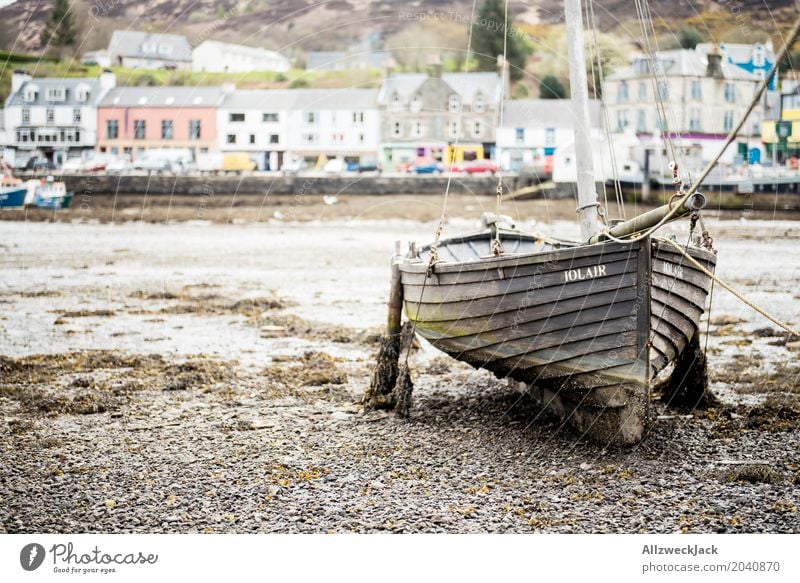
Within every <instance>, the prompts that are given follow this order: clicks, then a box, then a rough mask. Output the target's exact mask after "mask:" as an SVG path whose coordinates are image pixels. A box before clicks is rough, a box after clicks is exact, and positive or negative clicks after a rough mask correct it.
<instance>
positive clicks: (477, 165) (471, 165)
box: [453, 160, 498, 174]
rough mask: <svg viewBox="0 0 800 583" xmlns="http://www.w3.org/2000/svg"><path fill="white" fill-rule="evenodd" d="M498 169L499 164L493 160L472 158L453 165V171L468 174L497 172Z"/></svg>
mask: <svg viewBox="0 0 800 583" xmlns="http://www.w3.org/2000/svg"><path fill="white" fill-rule="evenodd" d="M497 169H498V168H497V164H495V163H494V162H492V161H491V160H472V161H471V162H463V163H461V164H455V165H454V166H453V172H461V173H466V174H495V173H496V172H497Z"/></svg>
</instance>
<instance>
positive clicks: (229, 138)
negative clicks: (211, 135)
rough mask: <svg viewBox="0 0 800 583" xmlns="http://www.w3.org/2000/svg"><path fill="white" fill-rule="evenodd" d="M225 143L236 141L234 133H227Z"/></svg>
mask: <svg viewBox="0 0 800 583" xmlns="http://www.w3.org/2000/svg"><path fill="white" fill-rule="evenodd" d="M226 141H227V143H229V144H235V143H236V134H228V136H227V138H226Z"/></svg>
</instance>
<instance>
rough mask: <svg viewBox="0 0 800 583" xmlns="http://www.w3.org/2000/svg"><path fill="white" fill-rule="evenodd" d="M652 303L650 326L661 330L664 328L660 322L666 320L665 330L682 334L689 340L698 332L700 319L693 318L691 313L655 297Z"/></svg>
mask: <svg viewBox="0 0 800 583" xmlns="http://www.w3.org/2000/svg"><path fill="white" fill-rule="evenodd" d="M651 305H652V308H651V310H650V311H651V316H650V326H651V327H652V328H653V329H654V330H660V329H661V328H662V327H661V324H660V323H661V322H664V323H665V325H664V328H665V331H669V332H670V334H673V333H674V334H680V335H681V336H683V337H684V338H685V339H687V340H688V339H689V338H691V337H692V336H694V334H695V332H697V322H698V320H695V319H693V318H692V317H691V315H685V314H683V313H681V312H679V311H678V310H676V309H674V308H672V307H671V306H668V305H666V304H662V303H661V302H659V301H658V300H655V299H653V300H652V303H651ZM673 329H675V330H673Z"/></svg>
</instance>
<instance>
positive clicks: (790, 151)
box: [761, 85, 800, 158]
mask: <svg viewBox="0 0 800 583" xmlns="http://www.w3.org/2000/svg"><path fill="white" fill-rule="evenodd" d="M787 133H788V136H787V135H786V134H787ZM782 138H783V139H782ZM761 140H762V141H763V142H764V144H765V145H766V148H767V158H770V157H772V150H773V148H777V154H778V156H779V157H780V158H787V157H791V156H800V85H798V86H797V88H795V89H794V90H793V91H792V92H791V93H785V94H783V95H781V118H780V119H779V120H767V121H764V122H763V123H762V124H761Z"/></svg>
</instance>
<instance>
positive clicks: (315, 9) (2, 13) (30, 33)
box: [0, 0, 796, 56]
mask: <svg viewBox="0 0 800 583" xmlns="http://www.w3.org/2000/svg"><path fill="white" fill-rule="evenodd" d="M764 4H765V3H764V2H763V0H736V2H731V1H728V0H694V1H691V0H651V1H650V7H651V10H652V13H653V16H654V19H655V21H656V25H657V26H658V27H659V29H661V31H662V32H668V31H669V30H676V29H677V28H679V27H680V26H681V25H682V24H683V23H684V22H686V21H689V22H690V23H691V24H692V25H693V26H695V27H696V28H698V30H700V31H701V32H702V33H704V34H705V35H706V36H708V37H711V38H717V40H729V41H730V40H740V41H748V40H750V42H752V41H753V40H759V39H758V38H752V39H750V38H747V37H750V36H764V34H773V33H774V32H775V30H774V29H775V22H777V23H778V25H779V26H780V25H781V24H786V23H787V22H788V21H789V19H790V18H791V16H792V14H793V13H794V12H795V11H796V8H795V7H794V6H795V2H794V0H770V2H769V10H765V8H764ZM471 6H472V0H424V1H421V0H408V1H406V2H403V3H402V4H399V3H397V2H393V1H390V0H328V1H314V0H222V1H221V2H212V1H211V0H149V1H148V2H146V3H143V2H141V1H140V0H93V1H90V0H74V1H73V2H72V9H73V12H74V14H75V15H76V21H78V23H79V24H80V25H81V35H80V39H81V41H80V42H81V50H80V52H84V51H86V50H92V49H97V48H102V47H104V46H105V45H106V43H107V42H108V38H109V37H110V34H111V32H112V31H113V30H114V29H117V28H133V29H144V30H152V31H159V32H165V31H169V32H177V33H182V34H186V35H187V36H188V37H189V38H190V39H191V40H192V41H193V44H198V43H199V42H201V41H202V40H205V39H207V38H214V39H218V40H228V41H236V42H241V43H244V44H252V45H259V46H265V47H267V48H272V49H278V50H281V51H283V52H285V53H287V54H290V55H293V56H297V55H298V54H299V55H302V52H303V51H307V50H335V49H342V48H346V47H348V46H351V45H352V44H353V43H354V42H356V41H357V40H358V39H361V38H362V37H363V36H364V35H365V32H371V33H377V36H380V37H383V38H386V37H388V36H390V35H392V34H394V33H397V32H398V31H400V30H402V29H404V28H407V27H410V26H414V25H417V26H418V25H420V24H421V23H424V22H428V23H430V22H431V20H433V19H436V20H437V21H439V22H440V23H444V24H450V25H452V26H453V27H462V28H463V27H464V25H463V21H464V19H466V18H467V17H468V16H469V14H470V9H471ZM595 6H596V15H597V18H598V20H599V21H600V26H601V28H602V29H603V30H605V31H616V32H619V33H621V34H624V35H628V36H638V33H639V29H638V25H637V23H636V22H635V21H634V20H633V19H634V17H635V11H634V9H633V2H631V0H599V1H598V2H596V4H595ZM51 7H52V1H48V0H43V1H41V2H28V1H24V0H17V1H16V2H13V3H12V4H10V5H8V6H5V7H4V8H2V9H0V21H2V22H3V23H4V24H5V26H4V27H3V30H2V31H0V48H4V49H12V50H16V51H37V50H40V49H41V48H42V47H41V46H40V43H39V36H40V33H41V30H42V28H43V26H44V22H45V20H46V18H47V15H48V13H49V11H50V9H51ZM509 9H510V12H511V14H512V16H513V18H514V20H515V21H516V22H517V23H518V24H528V25H537V24H552V23H557V22H559V21H560V20H561V19H562V15H563V2H562V1H561V0H538V1H536V0H534V1H533V2H521V1H518V0H517V1H514V0H512V2H511V4H510V5H509ZM740 10H741V13H740V12H739V11H740ZM456 15H457V16H456ZM718 37H724V38H718Z"/></svg>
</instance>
